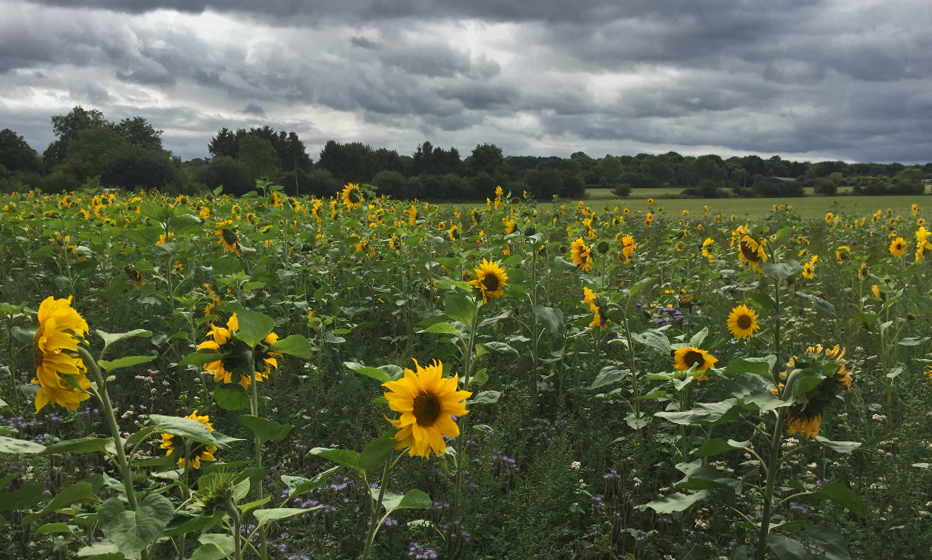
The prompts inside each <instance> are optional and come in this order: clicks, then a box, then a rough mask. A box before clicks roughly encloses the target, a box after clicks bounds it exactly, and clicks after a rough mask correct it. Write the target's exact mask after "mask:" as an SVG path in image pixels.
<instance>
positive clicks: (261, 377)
mask: <svg viewBox="0 0 932 560" xmlns="http://www.w3.org/2000/svg"><path fill="white" fill-rule="evenodd" d="M276 342H278V335H277V334H275V333H269V336H267V337H265V338H264V339H263V340H262V344H263V345H264V346H265V348H262V347H261V346H257V347H256V365H257V366H259V367H261V368H262V371H259V367H257V368H256V381H265V380H266V379H268V377H269V374H270V373H271V372H272V369H273V368H274V369H278V358H282V357H283V356H282V354H281V352H274V351H269V349H268V347H269V346H271V345H273V344H275V343H276ZM247 385H248V383H247Z"/></svg>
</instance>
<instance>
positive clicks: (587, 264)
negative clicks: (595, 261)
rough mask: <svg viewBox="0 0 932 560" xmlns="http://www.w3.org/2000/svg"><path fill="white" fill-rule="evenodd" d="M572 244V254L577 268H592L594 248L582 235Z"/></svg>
mask: <svg viewBox="0 0 932 560" xmlns="http://www.w3.org/2000/svg"><path fill="white" fill-rule="evenodd" d="M571 246H572V251H571V256H572V258H573V264H574V265H576V268H578V269H579V270H590V269H591V268H592V248H591V247H589V246H588V245H586V242H585V241H583V238H582V237H580V238H579V239H577V240H576V241H573V243H572V245H571Z"/></svg>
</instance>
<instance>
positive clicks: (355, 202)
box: [342, 183, 366, 210]
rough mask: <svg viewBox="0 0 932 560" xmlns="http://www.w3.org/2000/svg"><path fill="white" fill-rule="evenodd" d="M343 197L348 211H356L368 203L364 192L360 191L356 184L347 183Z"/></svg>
mask: <svg viewBox="0 0 932 560" xmlns="http://www.w3.org/2000/svg"><path fill="white" fill-rule="evenodd" d="M342 196H343V205H344V206H346V209H347V210H355V209H356V208H359V207H360V206H362V203H363V202H365V201H366V200H365V199H364V198H363V196H362V192H361V191H360V190H359V185H358V184H356V183H347V184H346V186H345V187H344V188H343V195H342Z"/></svg>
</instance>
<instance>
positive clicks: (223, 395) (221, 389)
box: [214, 383, 251, 410]
mask: <svg viewBox="0 0 932 560" xmlns="http://www.w3.org/2000/svg"><path fill="white" fill-rule="evenodd" d="M214 401H216V403H217V406H219V407H220V408H222V409H223V410H246V409H247V408H249V407H250V403H251V401H250V400H249V395H248V394H247V393H246V389H244V388H243V386H242V385H240V384H239V383H229V384H224V385H217V386H216V387H214Z"/></svg>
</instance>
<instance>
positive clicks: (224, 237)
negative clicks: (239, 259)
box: [215, 220, 243, 255]
mask: <svg viewBox="0 0 932 560" xmlns="http://www.w3.org/2000/svg"><path fill="white" fill-rule="evenodd" d="M224 226H230V227H224ZM232 226H233V220H225V221H223V222H220V223H218V224H217V228H218V229H217V231H216V232H215V233H216V234H217V237H219V238H220V241H218V243H219V244H220V245H223V248H224V249H226V250H227V251H229V252H231V253H236V254H237V255H241V254H242V253H243V252H242V250H241V249H240V246H239V236H238V235H236V230H235V229H233V227H232Z"/></svg>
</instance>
